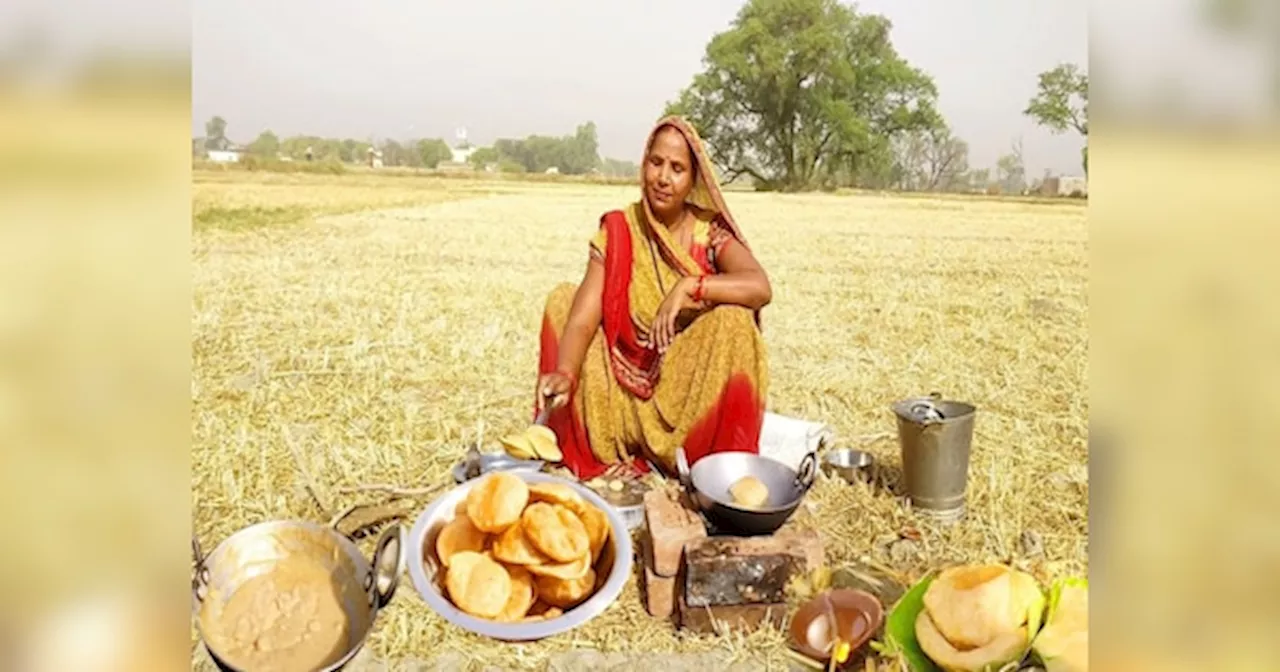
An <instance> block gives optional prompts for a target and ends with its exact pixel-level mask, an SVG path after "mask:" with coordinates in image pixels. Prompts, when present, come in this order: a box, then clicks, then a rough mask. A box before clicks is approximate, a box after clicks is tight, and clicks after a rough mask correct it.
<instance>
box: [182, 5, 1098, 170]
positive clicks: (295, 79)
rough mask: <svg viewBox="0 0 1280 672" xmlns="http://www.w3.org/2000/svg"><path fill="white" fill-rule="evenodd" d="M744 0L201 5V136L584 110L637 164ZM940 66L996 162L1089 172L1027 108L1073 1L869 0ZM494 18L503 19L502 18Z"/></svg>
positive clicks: (613, 149)
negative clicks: (221, 129)
mask: <svg viewBox="0 0 1280 672" xmlns="http://www.w3.org/2000/svg"><path fill="white" fill-rule="evenodd" d="M742 4H743V3H742V2H741V0H696V1H688V0H607V1H601V0H526V1H524V2H516V1H515V0H465V1H457V0H450V1H447V2H446V1H443V0H380V1H379V2H372V3H356V4H353V3H350V2H335V1H333V0H271V1H270V2H260V1H257V0H195V2H193V3H192V5H191V13H192V33H191V37H192V70H193V84H192V89H193V90H192V131H193V132H194V133H195V134H197V135H203V133H204V123H205V121H207V120H208V119H209V118H210V117H212V116H213V115H215V114H216V115H221V116H222V117H223V118H225V119H226V120H227V126H228V136H230V137H231V138H232V139H233V140H236V141H239V142H248V141H250V140H252V139H253V138H254V137H255V136H256V135H257V134H258V133H259V132H260V131H262V130H264V129H268V128H269V129H271V130H273V131H275V132H276V133H277V134H279V135H281V136H285V135H293V134H298V133H305V134H315V135H322V136H331V137H356V138H368V137H369V136H370V135H374V136H377V137H379V138H382V137H392V138H396V139H407V138H417V137H444V138H446V139H447V140H450V141H452V139H453V137H454V130H455V129H456V128H457V127H459V126H465V127H466V128H467V130H468V134H469V137H470V139H471V140H472V141H473V142H476V143H479V144H485V143H488V142H491V141H492V140H493V139H495V138H498V137H524V136H526V135H529V134H533V133H538V134H548V135H564V134H568V133H571V132H572V131H573V129H574V127H575V126H576V125H577V124H579V123H581V122H583V121H587V120H591V121H594V122H595V123H596V126H597V127H598V130H599V138H600V152H601V154H602V155H604V156H609V157H614V158H622V159H629V160H638V158H639V157H638V154H639V152H640V150H641V146H642V144H643V142H644V138H645V135H646V133H647V132H648V130H649V126H650V124H651V123H652V122H653V121H654V120H655V119H656V118H657V116H658V115H659V114H660V113H661V112H662V109H663V107H664V106H665V104H666V103H667V101H669V100H672V99H674V98H675V97H676V95H677V93H678V92H679V90H680V89H681V88H683V87H685V86H687V85H688V84H689V82H690V81H691V79H692V77H693V75H694V74H695V73H697V72H699V71H700V70H701V69H702V63H701V61H702V56H703V53H704V51H705V47H706V44H707V42H708V40H710V39H711V37H712V36H713V35H714V34H716V33H717V32H720V31H722V30H725V29H726V28H728V26H729V23H730V22H731V21H732V20H733V17H734V15H735V14H736V13H737V11H738V9H739V7H740V6H741V5H742ZM858 7H859V9H860V10H861V11H864V12H872V13H878V14H884V15H887V16H888V17H889V18H890V19H891V20H892V21H893V24H894V27H893V34H892V37H893V42H894V44H895V46H896V47H897V49H898V51H899V53H901V54H902V55H903V56H904V57H905V58H906V59H907V60H908V61H909V62H911V63H912V64H913V65H915V66H917V67H920V68H923V69H924V70H926V71H927V72H929V73H931V74H932V75H933V77H934V79H935V81H936V82H937V85H938V90H939V94H940V99H939V105H940V107H941V109H942V112H943V114H944V115H945V116H946V118H947V120H948V121H949V123H950V124H951V126H952V127H953V129H955V132H956V133H957V134H958V135H959V136H960V137H962V138H964V139H965V140H967V141H968V142H969V145H970V164H971V165H972V166H974V167H994V165H995V162H996V159H997V157H999V156H1000V155H1001V154H1003V153H1005V152H1007V151H1008V149H1009V147H1010V143H1011V142H1012V141H1013V139H1014V138H1016V137H1021V138H1022V141H1023V156H1024V160H1025V162H1026V167H1027V175H1028V177H1029V178H1034V177H1038V176H1039V175H1040V174H1041V173H1043V172H1044V170H1045V169H1046V168H1049V169H1052V170H1053V171H1054V172H1055V173H1067V174H1078V173H1079V172H1080V147H1081V146H1082V140H1081V139H1080V138H1079V137H1077V136H1075V135H1074V134H1064V135H1060V136H1054V135H1053V134H1051V133H1050V132H1048V131H1046V130H1043V129H1041V128H1039V127H1037V126H1036V125H1035V124H1034V123H1033V122H1031V120H1029V119H1027V118H1025V117H1023V116H1022V113H1021V112H1022V110H1023V108H1024V107H1025V106H1026V103H1027V100H1028V99H1029V98H1030V97H1031V96H1032V95H1033V94H1034V93H1035V86H1036V75H1037V74H1038V73H1039V72H1041V71H1043V70H1046V69H1048V68H1051V67H1053V66H1054V65H1056V64H1058V63H1059V62H1063V61H1071V62H1075V63H1079V64H1081V65H1082V66H1083V65H1085V64H1086V63H1087V59H1088V33H1087V27H1088V17H1087V14H1086V7H1085V6H1084V3H1080V2H1078V1H1075V0H966V1H965V2H957V1H956V0H864V1H863V2H861V3H858ZM490 13H492V14H490Z"/></svg>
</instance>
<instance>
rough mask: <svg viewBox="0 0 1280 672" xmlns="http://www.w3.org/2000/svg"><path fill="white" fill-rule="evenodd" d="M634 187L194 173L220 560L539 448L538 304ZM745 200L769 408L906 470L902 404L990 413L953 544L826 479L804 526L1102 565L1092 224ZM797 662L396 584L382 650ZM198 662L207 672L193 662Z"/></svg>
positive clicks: (198, 428)
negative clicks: (424, 593) (767, 295)
mask: <svg viewBox="0 0 1280 672" xmlns="http://www.w3.org/2000/svg"><path fill="white" fill-rule="evenodd" d="M637 195H638V189H637V188H635V187H618V186H595V185H588V184H536V183H522V182H518V181H501V182H482V181H478V180H463V179H448V180H445V179H438V178H427V177H386V178H384V177H378V176H376V175H372V174H359V175H335V176H317V175H281V174H274V175H273V174H254V173H247V172H239V171H226V172H203V171H201V172H197V173H196V175H195V185H194V201H195V220H196V223H195V230H194V232H193V248H194V252H193V262H194V285H195V296H194V313H193V335H192V339H193V343H192V357H193V367H192V371H193V382H192V396H193V400H194V401H193V403H194V417H193V434H194V441H193V449H192V450H193V455H192V457H193V459H192V464H193V476H192V497H193V508H194V511H195V517H196V520H195V531H196V533H197V535H198V536H199V538H200V540H201V541H202V542H203V543H204V545H205V547H206V549H207V548H211V547H212V545H214V544H216V543H217V542H218V541H220V540H222V539H223V538H225V537H226V536H227V535H230V534H231V533H233V532H234V531H236V530H237V529H239V528H241V527H244V526H246V525H250V524H252V523H256V522H259V521H264V520H269V519H275V518H303V519H310V520H318V521H326V520H327V518H328V517H330V516H332V515H333V514H335V513H339V512H341V511H343V510H345V509H347V508H348V507H350V506H352V505H356V504H362V503H366V502H379V501H386V500H387V496H386V494H385V493H380V492H378V491H376V490H375V489H373V488H371V487H370V486H373V485H378V484H385V485H390V486H394V487H396V488H402V489H407V490H412V491H414V492H417V493H423V494H417V495H414V496H413V497H411V498H410V499H408V500H407V504H405V506H406V507H407V510H408V511H409V515H410V516H413V515H416V514H417V512H419V511H421V509H422V508H424V507H425V506H426V505H427V503H428V502H429V501H430V500H431V498H432V497H433V496H434V495H435V494H437V493H438V492H440V490H431V488H433V487H445V485H446V484H448V483H451V481H450V478H449V476H448V469H449V468H450V467H451V465H452V464H453V463H454V462H455V461H456V460H457V459H458V458H459V457H460V456H461V454H462V452H463V450H464V446H465V445H466V444H467V443H468V442H474V441H475V440H476V438H477V436H478V435H479V434H480V433H483V437H484V441H485V443H486V445H488V446H493V447H496V445H497V442H496V439H497V437H498V436H500V435H502V434H504V433H507V432H510V431H513V430H517V429H521V428H523V427H524V426H525V425H526V424H527V423H528V421H529V419H530V413H531V408H532V404H533V398H532V395H533V386H534V380H535V371H536V365H537V334H538V328H539V326H540V320H541V309H542V304H543V301H544V297H545V295H546V293H547V292H548V291H549V290H550V289H551V288H552V287H554V286H555V285H556V284H557V283H559V282H563V281H565V280H577V279H579V278H580V277H581V274H582V272H583V269H584V267H585V264H586V260H587V240H588V239H589V238H590V236H591V235H592V233H593V232H594V229H595V227H596V225H597V221H598V218H599V216H600V214H601V213H602V212H604V211H605V210H608V209H611V208H615V207H618V206H620V205H622V204H624V203H626V202H628V201H629V200H630V199H633V198H634V197H636V196H637ZM727 198H728V199H729V205H730V207H731V208H733V209H734V212H735V214H736V216H737V218H738V220H739V222H741V224H742V226H743V228H744V230H745V233H746V235H747V237H748V241H749V242H750V244H751V245H752V247H753V248H754V249H755V251H756V254H757V256H758V257H759V258H760V260H761V262H762V263H763V265H764V266H765V268H766V270H767V271H768V272H769V274H770V276H771V279H772V281H773V287H774V301H773V304H772V305H771V306H770V307H768V308H767V309H766V310H765V313H764V329H765V338H766V341H767V343H768V346H769V356H770V362H771V378H772V383H771V389H770V394H769V407H770V410H772V411H775V412H778V413H783V414H787V415H793V416H798V417H803V418H806V419H811V420H821V421H824V422H826V423H829V424H830V425H831V426H832V427H834V428H835V430H836V431H837V432H838V433H839V435H840V437H841V439H842V440H843V441H844V442H845V443H846V444H847V445H854V446H861V447H864V449H866V450H869V451H871V452H873V453H874V454H875V455H876V456H877V459H878V460H879V461H880V462H881V463H884V464H888V465H894V464H897V463H898V455H897V452H898V450H897V444H896V441H895V439H894V437H893V434H892V433H891V432H892V431H893V428H894V421H893V417H892V415H891V414H890V412H889V410H888V405H889V403H890V402H892V401H894V400H896V399H899V398H901V397H903V396H906V395H910V394H917V393H926V392H929V391H934V390H937V391H940V392H942V393H943V394H944V395H946V396H948V397H951V398H959V399H963V400H965V401H969V402H972V403H974V404H975V405H976V406H977V407H978V408H979V415H978V421H977V427H976V432H975V437H974V448H973V456H972V464H971V470H970V488H969V495H968V505H969V515H968V518H967V520H965V521H964V522H963V523H961V524H959V525H956V526H954V527H939V526H935V525H932V524H929V523H927V522H925V521H923V520H921V519H918V518H917V517H916V516H914V515H912V514H910V513H909V512H907V511H905V510H904V509H903V508H902V507H901V506H900V505H899V503H898V502H897V500H895V499H894V498H893V497H892V496H891V495H888V494H884V493H881V492H875V491H873V490H871V489H868V488H858V487H850V486H848V485H846V484H844V483H843V482H840V481H834V480H830V479H827V478H826V477H824V476H820V477H819V480H818V483H817V484H816V485H815V486H814V490H813V491H812V492H811V493H810V496H809V500H808V502H809V504H808V506H807V511H805V512H804V514H805V516H806V517H808V518H809V519H810V520H812V521H813V522H814V523H815V524H816V525H817V526H818V527H819V529H820V530H821V532H822V533H823V534H824V535H825V536H824V538H825V543H826V549H827V560H828V562H829V563H830V564H831V565H832V566H833V567H839V566H840V565H841V564H842V563H848V562H855V561H858V562H864V563H871V564H874V565H877V566H882V567H885V568H887V569H888V570H892V571H893V572H896V573H898V574H900V575H901V576H902V577H903V579H904V580H910V579H913V578H915V577H917V576H919V575H920V574H922V573H923V572H925V571H926V570H928V569H930V568H932V567H936V566H938V565H941V564H947V563H953V562H959V561H982V560H994V561H1008V562H1014V563H1017V564H1019V565H1021V566H1024V567H1026V568H1027V569H1029V570H1031V571H1032V572H1033V573H1035V574H1037V575H1038V576H1039V577H1040V578H1041V579H1044V580H1048V579H1052V578H1055V577H1058V576H1063V575H1068V574H1078V573H1083V572H1085V571H1086V570H1087V565H1088V560H1087V515H1088V512H1087V501H1088V477H1087V470H1086V461H1087V449H1086V421H1087V415H1088V407H1087V401H1086V388H1085V371H1086V361H1087V340H1086V334H1087V332H1086V320H1085V316H1086V308H1087V303H1086V302H1087V298H1086V296H1087V295H1086V277H1087V266H1086V259H1087V257H1086V254H1087V240H1086V220H1085V209H1084V208H1083V207H1081V206H1080V205H1079V204H1075V203H1060V204H1035V203H1027V202H1017V201H1012V200H1005V201H1001V200H993V199H980V198H972V199H970V198H942V197H939V198H904V197H895V196H879V195H834V194H824V195H818V194H812V195H777V194H755V193H732V192H731V193H729V194H727ZM424 490H425V492H424ZM410 494H412V493H410ZM410 522H411V521H410ZM903 540H905V541H903ZM371 543H372V542H371V539H366V540H365V541H364V542H363V544H362V548H363V549H364V550H365V552H366V553H367V552H369V551H370V550H371V548H370V546H371ZM411 557H412V555H411ZM193 636H194V633H193ZM194 642H195V640H194V639H193V643H194ZM784 643H785V637H784V636H783V634H781V633H780V632H776V631H772V630H765V631H760V632H757V633H754V634H752V635H749V636H726V637H721V638H715V637H688V636H684V635H677V634H676V633H675V632H673V631H672V629H671V627H670V626H669V625H666V624H665V623H660V622H657V621H655V620H653V619H650V618H649V617H648V615H647V614H646V613H645V612H644V608H643V606H642V604H641V602H640V598H639V593H638V589H637V587H636V585H635V584H634V582H633V583H632V584H631V585H629V586H628V587H627V589H626V590H625V592H624V593H623V595H622V598H621V599H620V600H619V602H618V603H616V604H615V605H614V606H613V607H611V608H610V609H609V610H608V611H607V612H605V613H604V614H603V615H602V616H600V617H599V618H597V619H595V620H594V621H592V622H591V623H589V624H587V625H586V626H585V627H583V628H580V629H579V630H577V631H574V632H572V633H569V634H566V635H562V636H559V637H555V638H552V639H550V640H545V641H542V642H538V643H533V644H526V645H520V646H517V645H503V644H499V643H496V642H493V641H489V640H486V639H482V638H478V637H473V636H471V635H469V634H466V633H464V632H462V631H460V630H458V629H456V628H454V627H453V626H450V625H448V624H447V623H445V622H444V621H443V620H442V619H440V618H437V617H436V616H435V615H434V614H433V613H432V612H431V611H430V610H429V609H428V608H427V607H426V605H425V603H423V601H422V600H421V599H420V598H419V597H418V595H417V594H416V592H415V591H414V589H413V586H412V584H411V583H410V582H409V580H408V579H407V578H405V579H404V580H402V582H401V584H400V590H399V592H398V593H397V595H396V598H395V600H394V601H393V602H392V604H391V606H390V607H389V608H388V610H387V611H386V612H384V613H383V614H382V615H381V616H380V617H379V621H378V623H377V625H376V626H375V631H374V633H373V635H372V636H371V637H370V639H369V641H368V643H367V645H366V646H367V648H368V652H367V655H368V656H370V657H377V658H380V659H385V660H388V661H391V663H392V669H418V668H417V667H412V666H409V667H406V665H407V662H408V661H430V660H432V659H433V658H435V657H436V656H438V655H440V654H441V653H442V652H446V651H453V652H454V653H453V654H452V655H453V656H454V658H453V660H455V661H457V660H461V661H463V662H464V663H465V665H466V666H468V667H471V668H474V669H483V668H485V667H488V666H495V667H497V668H504V669H505V668H520V667H535V668H540V667H545V665H546V664H547V662H548V661H549V660H551V658H552V656H553V655H555V654H557V653H560V652H564V651H568V650H571V649H595V650H598V651H602V652H625V651H647V652H654V653H668V652H690V653H692V652H711V651H718V652H722V653H723V654H725V656H726V658H725V659H726V660H727V659H728V658H734V659H737V660H740V661H756V662H757V663H764V664H765V665H766V666H768V667H769V668H771V669H781V668H782V667H783V665H784V662H783V661H784V660H786V656H785V654H784V648H785V644H784ZM193 660H195V661H196V662H197V663H198V664H199V665H202V666H203V665H208V663H207V660H206V657H205V654H204V652H203V650H201V649H198V648H197V647H194V646H193ZM425 669H430V668H429V667H428V668H425Z"/></svg>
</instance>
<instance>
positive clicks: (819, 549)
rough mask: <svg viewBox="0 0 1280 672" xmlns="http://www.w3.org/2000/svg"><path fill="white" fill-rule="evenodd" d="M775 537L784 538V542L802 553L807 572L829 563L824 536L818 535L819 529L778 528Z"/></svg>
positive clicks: (794, 550) (793, 549)
mask: <svg viewBox="0 0 1280 672" xmlns="http://www.w3.org/2000/svg"><path fill="white" fill-rule="evenodd" d="M774 536H775V537H778V538H780V539H782V540H783V542H784V543H785V544H786V545H787V546H788V547H789V548H790V549H791V550H792V551H793V552H796V553H798V554H800V556H801V557H803V558H804V571H805V572H806V573H809V572H813V571H814V570H816V569H818V568H820V567H822V566H823V565H825V564H827V561H826V553H825V547H824V546H823V544H822V537H820V536H818V532H817V530H812V529H808V528H791V529H788V528H785V527H784V528H782V529H781V530H778V532H777V533H776V534H774Z"/></svg>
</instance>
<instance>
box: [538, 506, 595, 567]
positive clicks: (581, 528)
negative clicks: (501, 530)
mask: <svg viewBox="0 0 1280 672" xmlns="http://www.w3.org/2000/svg"><path fill="white" fill-rule="evenodd" d="M520 523H521V525H522V526H523V527H524V533H525V536H527V537H528V538H529V541H531V542H532V543H533V545H534V546H536V547H537V548H538V550H540V551H542V552H543V553H546V554H547V555H548V556H550V558H551V559H552V560H555V561H556V562H561V563H565V562H573V561H574V560H577V559H579V558H581V557H583V556H588V557H589V555H590V550H591V539H590V537H588V536H587V528H586V526H585V525H583V524H582V520H580V519H579V518H578V516H577V515H575V514H574V513H573V511H570V510H569V509H568V508H567V507H564V506H561V505H559V504H547V503H546V502H535V503H533V504H530V505H529V508H527V509H525V510H524V514H523V515H522V516H521V518H520Z"/></svg>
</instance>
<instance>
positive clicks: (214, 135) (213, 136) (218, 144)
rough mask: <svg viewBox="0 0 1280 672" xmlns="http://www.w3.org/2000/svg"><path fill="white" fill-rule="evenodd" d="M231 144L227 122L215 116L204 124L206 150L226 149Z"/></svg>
mask: <svg viewBox="0 0 1280 672" xmlns="http://www.w3.org/2000/svg"><path fill="white" fill-rule="evenodd" d="M230 144H231V143H230V142H229V141H228V140H227V120H226V119H223V118H222V117H218V116H215V117H214V118H212V119H210V120H209V121H207V122H205V124H204V146H205V149H214V150H218V149H226V148H227V146H228V145H230Z"/></svg>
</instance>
